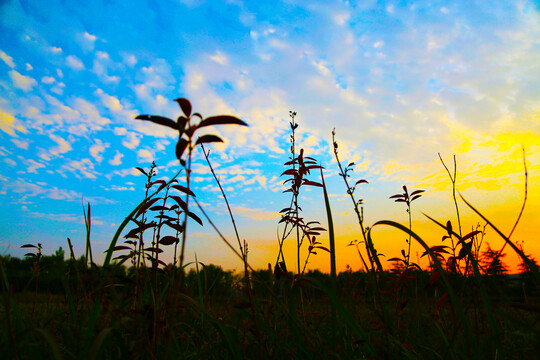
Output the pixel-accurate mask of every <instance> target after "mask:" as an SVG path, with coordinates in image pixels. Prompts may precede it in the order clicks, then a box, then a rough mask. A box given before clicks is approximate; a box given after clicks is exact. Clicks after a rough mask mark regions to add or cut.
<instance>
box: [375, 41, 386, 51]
mask: <svg viewBox="0 0 540 360" xmlns="http://www.w3.org/2000/svg"><path fill="white" fill-rule="evenodd" d="M383 46H384V41H382V40H379V41H376V42H375V43H374V44H373V47H374V48H375V49H379V48H382V47H383Z"/></svg>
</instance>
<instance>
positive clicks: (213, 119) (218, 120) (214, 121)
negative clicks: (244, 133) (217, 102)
mask: <svg viewBox="0 0 540 360" xmlns="http://www.w3.org/2000/svg"><path fill="white" fill-rule="evenodd" d="M212 125H242V126H248V124H246V123H245V122H244V121H242V120H240V119H239V118H237V117H236V116H231V115H217V116H210V117H207V118H206V119H204V120H202V121H201V122H200V123H199V127H200V128H201V127H204V126H212Z"/></svg>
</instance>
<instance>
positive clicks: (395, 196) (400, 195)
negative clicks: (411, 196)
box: [389, 194, 405, 199]
mask: <svg viewBox="0 0 540 360" xmlns="http://www.w3.org/2000/svg"><path fill="white" fill-rule="evenodd" d="M404 197H405V195H403V194H397V195H392V196H390V197H389V199H398V198H404Z"/></svg>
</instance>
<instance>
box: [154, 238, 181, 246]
mask: <svg viewBox="0 0 540 360" xmlns="http://www.w3.org/2000/svg"><path fill="white" fill-rule="evenodd" d="M178 241H180V240H179V239H178V238H177V237H175V236H164V237H162V238H161V239H159V243H160V244H161V245H172V244H174V243H177V242H178Z"/></svg>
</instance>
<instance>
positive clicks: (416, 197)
mask: <svg viewBox="0 0 540 360" xmlns="http://www.w3.org/2000/svg"><path fill="white" fill-rule="evenodd" d="M420 196H422V195H414V196H413V197H412V198H411V201H413V200H416V199H418V198H419V197H420Z"/></svg>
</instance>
